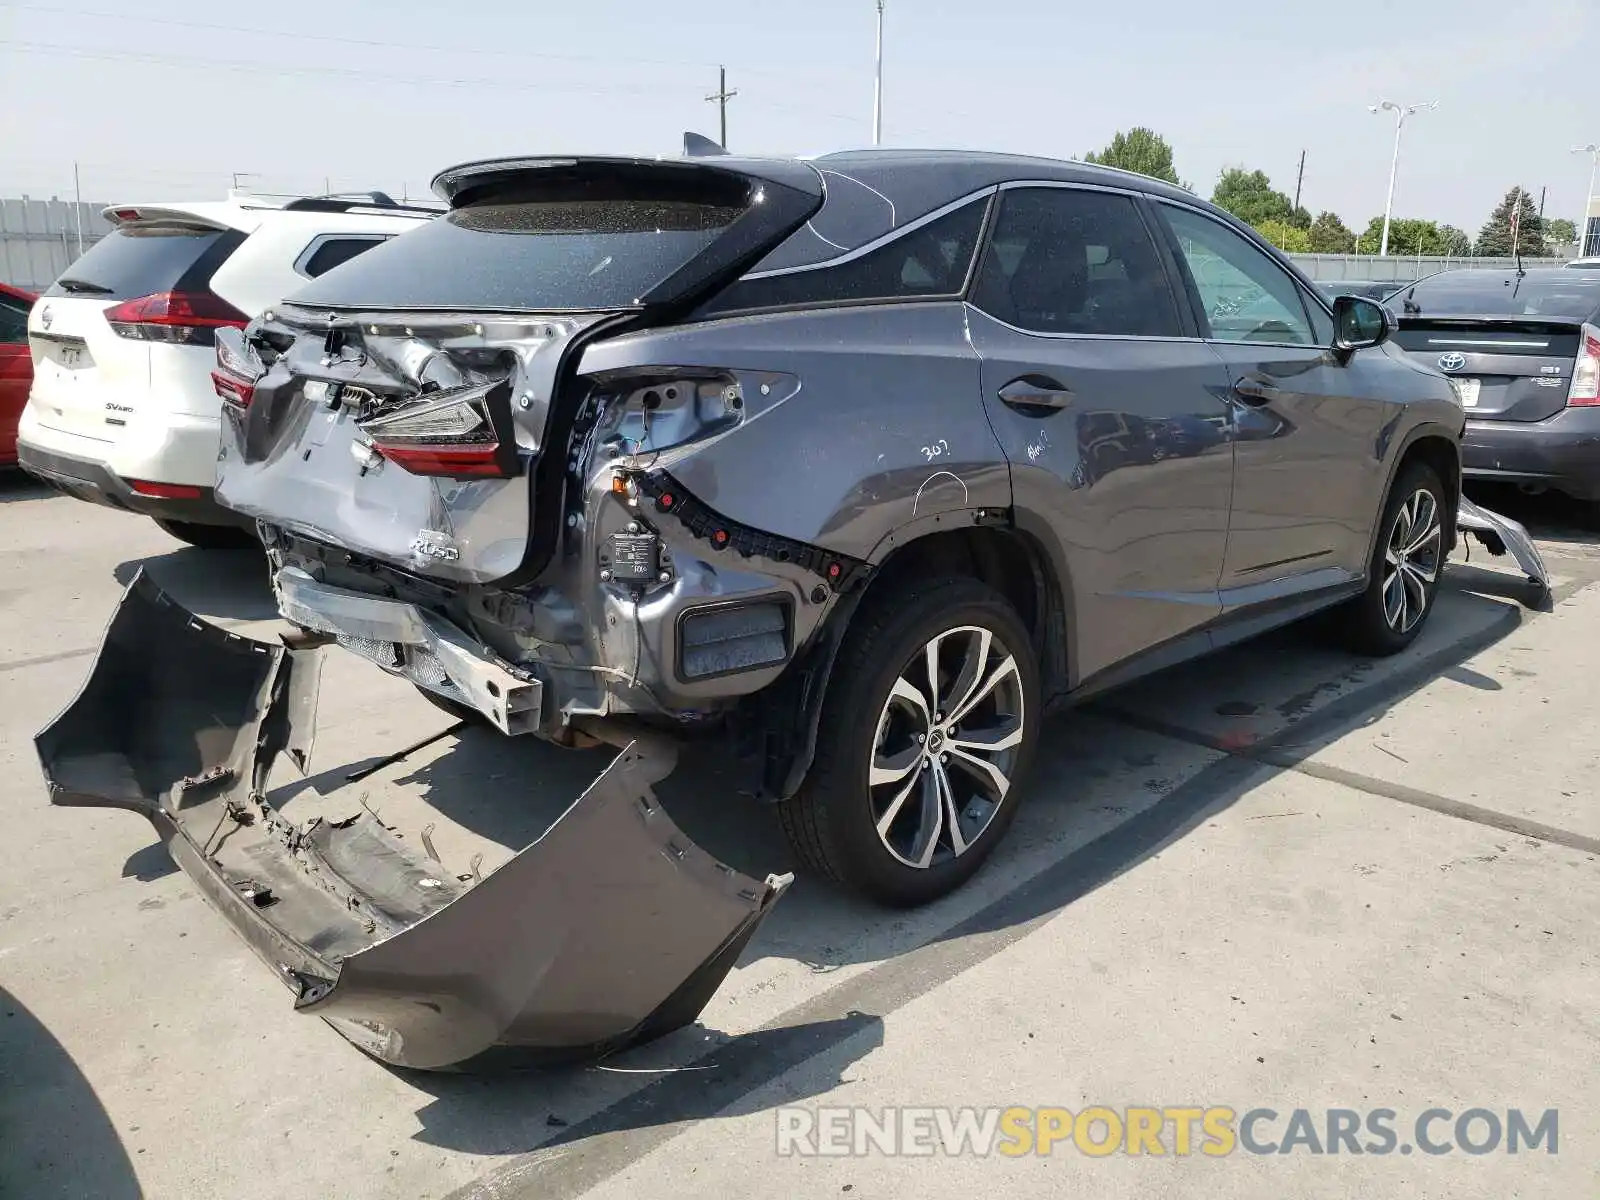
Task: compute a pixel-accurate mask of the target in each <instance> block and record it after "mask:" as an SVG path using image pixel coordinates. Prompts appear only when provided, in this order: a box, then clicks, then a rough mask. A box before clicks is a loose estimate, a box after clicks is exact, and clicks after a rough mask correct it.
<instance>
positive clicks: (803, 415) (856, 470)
mask: <svg viewBox="0 0 1600 1200" xmlns="http://www.w3.org/2000/svg"><path fill="white" fill-rule="evenodd" d="M641 366H680V367H712V368H721V369H724V370H727V371H729V372H731V373H733V374H734V375H735V376H736V377H740V378H741V379H743V380H746V381H747V382H746V385H745V386H744V388H743V390H744V403H745V410H744V412H745V416H744V420H743V421H742V422H741V423H740V425H739V426H737V427H736V428H734V429H732V430H730V431H729V432H727V433H725V434H723V435H721V436H719V437H716V438H713V439H710V440H707V441H705V442H699V443H691V444H689V445H686V446H683V447H680V448H677V449H674V450H670V451H667V452H665V453H663V454H662V456H661V457H660V459H659V463H658V465H660V466H661V467H663V468H665V469H667V470H669V471H670V472H671V473H672V474H673V475H674V476H675V477H676V478H677V479H678V480H679V482H681V483H682V484H683V486H684V487H686V488H687V489H688V490H689V491H690V492H691V493H693V494H694V495H695V496H696V497H698V498H699V499H700V500H701V501H702V502H704V503H705V504H708V505H710V506H711V507H712V508H714V509H717V510H718V511H719V512H721V513H722V514H723V515H725V516H727V517H729V518H730V519H732V520H735V521H739V522H741V523H743V524H746V525H750V526H753V527H755V528H757V529H761V530H764V531H766V532H769V533H777V534H782V535H784V536H786V537H791V538H795V539H797V540H799V541H803V542H809V543H811V544H813V545H817V546H822V547H824V548H826V549H829V550H833V551H836V552H838V553H840V554H848V555H851V556H853V557H856V558H863V559H868V560H873V561H877V560H881V559H882V558H883V557H884V556H886V555H887V554H888V553H889V551H890V550H892V549H893V547H894V545H895V544H896V543H897V541H898V540H899V539H900V538H902V537H904V536H907V535H908V534H909V533H912V532H914V533H925V532H931V531H932V530H934V529H936V528H939V527H940V526H941V525H948V526H950V527H958V526H960V525H962V524H970V522H971V516H970V513H971V512H972V511H974V510H977V509H981V508H984V507H985V506H987V507H990V508H1001V507H1005V506H1006V505H1008V504H1010V502H1011V485H1010V473H1009V470H1008V468H1007V466H1006V460H1005V455H1004V454H1003V453H1002V452H1001V449H1000V444H999V442H998V441H997V439H996V438H995V435H994V431H993V430H992V429H991V428H990V426H989V422H988V419H987V418H986V417H985V415H984V409H983V403H982V399H981V394H980V392H979V387H978V371H979V363H978V358H977V356H976V355H975V354H974V353H973V350H972V348H971V346H970V345H969V344H968V343H967V339H966V333H965V325H964V320H963V313H962V306H961V304H959V303H931V304H900V305H885V306H875V307H846V308H837V309H830V310H823V311H815V310H813V311H808V312H793V313H776V314H770V315H764V316H757V317H744V318H736V319H730V320H724V321H712V322H707V323H704V324H700V325H689V326H679V327H674V328H671V329H662V330H653V331H648V332H643V333H638V334H632V335H628V336H625V337H621V338H617V339H614V340H611V341H606V342H599V343H596V344H594V345H592V346H590V347H589V348H588V349H587V350H586V351H585V353H584V357H583V361H582V365H581V368H580V370H581V371H582V373H584V374H592V373H596V372H609V371H622V370H626V369H628V368H632V367H641ZM760 381H765V386H766V387H767V388H768V391H767V392H766V394H764V395H763V394H762V391H761V387H762V382H760Z"/></svg>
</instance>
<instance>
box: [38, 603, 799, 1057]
mask: <svg viewBox="0 0 1600 1200" xmlns="http://www.w3.org/2000/svg"><path fill="white" fill-rule="evenodd" d="M318 654H319V651H317V650H291V649H287V648H285V647H281V646H273V645H269V644H266V643H262V642H257V641H254V640H252V639H249V638H244V637H240V636H238V635H236V634H232V633H229V632H227V631H224V630H222V629H219V628H217V627H215V626H213V625H209V624H207V623H206V622H204V621H201V620H200V619H198V618H197V617H195V616H193V615H192V614H190V613H189V612H187V611H186V610H185V609H183V608H182V607H181V606H179V605H178V604H176V603H175V602H174V601H173V600H172V599H171V598H169V597H168V596H166V595H165V594H164V593H162V592H161V591H160V589H158V588H157V587H156V586H155V585H154V584H153V583H151V582H150V581H149V580H148V579H147V578H145V577H144V576H143V574H142V573H141V574H140V575H139V576H138V577H136V578H135V579H134V581H133V583H132V584H131V585H130V586H129V588H128V591H127V593H126V595H125V596H124V597H123V600H122V603H121V605H120V607H119V608H118V610H117V613H116V615H115V616H114V617H113V619H112V621H111V624H110V626H109V628H108V629H107V631H106V635H105V640H104V642H103V644H102V646H101V649H100V654H99V657H98V659H97V660H96V661H95V664H94V667H93V669H92V671H91V673H90V675H89V678H88V681H87V682H86V683H85V684H84V687H83V690H82V691H81V692H80V694H79V695H78V696H77V698H76V699H75V700H73V702H72V703H71V704H70V705H69V706H68V707H67V709H66V710H65V711H64V712H63V713H62V714H61V715H60V716H59V717H57V718H56V720H55V721H54V722H52V723H51V724H50V726H49V727H48V728H46V729H45V730H44V731H43V732H41V733H40V734H39V735H38V737H37V739H36V746H37V749H38V753H39V758H40V762H41V765H42V766H43V769H44V774H45V778H46V781H47V782H48V784H49V788H50V796H51V801H52V802H53V803H55V804H60V805H79V806H101V807H104V806H109V807H118V808H127V809H130V810H131V811H134V812H138V813H140V814H142V815H143V816H145V817H146V818H148V819H149V820H150V822H151V823H152V824H153V825H154V826H155V828H156V830H157V831H158V833H159V834H160V836H161V838H162V840H163V841H164V842H165V844H166V846H167V848H168V850H169V852H170V853H171V855H172V857H173V859H174V861H175V862H177V864H178V865H179V866H180V867H182V868H183V870H184V871H185V872H187V873H188V875H189V876H190V877H191V878H192V879H193V880H194V881H195V882H196V884H197V885H198V886H199V887H200V888H201V889H202V891H203V892H204V894H205V895H206V897H207V898H208V899H209V900H210V901H211V903H212V904H213V905H214V906H215V907H216V908H217V909H218V911H219V912H221V913H222V915H223V916H224V917H225V918H227V920H228V921H229V922H230V923H231V924H232V925H233V926H234V928H235V930H236V931H237V932H238V933H239V934H240V935H241V936H242V937H243V938H244V939H245V941H246V942H248V943H249V945H250V946H251V948H252V949H254V950H255V952H256V953H257V954H258V955H260V957H261V958H262V959H263V960H264V961H266V962H267V963H268V964H269V965H270V966H271V967H272V968H273V970H274V971H275V972H276V974H277V975H278V977H279V979H280V981H281V982H283V983H284V984H285V985H287V986H288V987H289V988H290V990H291V991H292V992H293V994H294V997H295V999H294V1004H295V1008H296V1009H298V1010H299V1011H301V1012H305V1013H310V1014H313V1015H316V1016H320V1017H323V1018H325V1019H326V1020H327V1021H328V1022H329V1023H330V1024H332V1025H333V1026H334V1027H335V1028H337V1029H338V1030H339V1032H341V1033H342V1034H344V1036H346V1037H347V1038H349V1039H350V1040H351V1041H352V1042H354V1043H355V1044H356V1045H358V1046H360V1047H361V1048H362V1049H364V1050H366V1051H367V1052H368V1053H370V1054H372V1055H374V1056H375V1057H377V1058H379V1059H382V1060H383V1061H385V1062H389V1063H393V1064H396V1065H399V1066H407V1067H416V1068H423V1069H444V1068H455V1069H459V1068H463V1067H478V1066H484V1065H489V1064H490V1063H491V1062H494V1061H497V1060H505V1059H515V1060H527V1059H533V1060H535V1061H549V1060H552V1059H570V1058H585V1057H590V1056H594V1055H598V1054H602V1053H605V1052H608V1051H611V1050H614V1049H618V1048H621V1047H624V1046H628V1045H632V1044H635V1043H638V1042H643V1041H648V1040H650V1039H651V1038H654V1037H658V1036H660V1035H662V1034H665V1033H667V1032H670V1031H671V1030H673V1029H676V1028H678V1027H680V1026H683V1025H686V1024H688V1023H690V1022H692V1021H693V1020H694V1019H695V1018H696V1017H697V1016H698V1015H699V1013H700V1011H701V1010H702V1008H704V1006H705V1004H706V1002H707V1001H708V1000H709V999H710V997H711V995H712V994H713V993H714V992H715V991H716V989H717V987H718V986H719V985H720V984H721V982H722V980H723V979H724V978H725V977H726V976H727V974H728V971H729V970H730V969H731V968H732V966H733V964H734V961H735V959H736V958H737V957H738V955H739V953H740V951H741V950H742V949H743V947H744V946H745V944H746V943H747V942H748V941H749V939H750V937H751V935H752V934H753V933H754V932H755V930H756V928H757V927H758V926H759V925H760V923H761V921H762V920H763V919H764V918H765V916H766V914H767V913H768V912H769V911H770V909H771V907H772V905H773V903H774V902H775V901H776V900H777V899H778V897H779V896H780V895H782V893H783V891H784V890H785V888H786V887H787V886H788V884H789V882H790V878H791V877H789V876H786V875H785V876H769V877H768V878H767V879H766V880H765V881H758V880H755V879H752V878H749V877H747V876H745V875H742V874H740V873H739V872H737V871H734V870H733V869H731V868H729V867H726V866H724V865H722V864H721V863H719V862H717V861H716V860H715V859H713V858H711V857H710V856H709V855H707V854H706V853H705V852H704V851H702V850H701V849H700V848H699V847H697V846H696V845H694V843H692V842H691V841H689V839H688V838H687V837H685V836H684V834H683V833H682V832H681V831H679V830H678V829H677V827H676V826H675V825H674V824H673V823H672V822H671V820H670V819H669V818H668V817H667V815H666V813H665V812H664V811H663V810H662V808H661V807H660V805H659V804H658V803H657V802H656V800H655V798H654V795H653V793H652V792H651V789H650V784H651V783H652V782H653V781H656V780H659V779H660V778H661V777H663V776H664V775H665V774H666V773H667V772H669V771H670V770H671V768H672V766H673V762H674V756H673V754H672V750H671V747H670V745H669V744H662V743H654V742H652V741H650V740H648V739H644V738H641V739H638V740H635V741H633V742H631V743H630V744H629V745H628V746H627V747H625V748H624V749H623V750H622V751H621V753H620V754H618V755H617V757H616V759H615V760H614V761H613V762H612V763H611V765H610V766H609V767H608V768H607V769H606V770H605V771H604V772H602V773H601V774H600V776H599V777H598V778H597V779H596V780H595V781H594V783H593V784H591V785H590V787H589V788H588V790H586V791H585V792H584V793H583V794H582V795H581V796H579V797H578V798H577V799H576V800H575V801H574V802H573V803H572V804H571V806H570V807H569V808H567V810H566V811H565V812H564V813H563V814H562V816H561V817H560V818H558V819H557V821H556V822H555V824H553V825H552V826H551V827H550V829H549V830H548V831H547V832H546V833H545V834H544V835H543V836H542V837H540V838H539V839H538V840H537V841H535V842H534V843H533V844H532V845H530V846H528V847H527V848H526V849H524V850H523V851H522V852H521V853H519V854H517V855H516V856H515V857H513V858H512V859H511V860H510V861H508V862H507V863H505V865H503V866H502V867H500V868H499V869H498V870H495V871H493V872H492V873H490V874H488V875H485V876H484V877H483V878H482V879H481V880H479V879H476V878H475V877H474V876H473V875H470V874H469V875H466V876H464V877H462V876H456V875H452V874H450V873H449V872H448V871H446V870H444V868H443V867H442V866H441V865H440V864H439V863H438V862H436V861H434V860H433V859H432V858H431V857H427V856H425V855H424V854H422V853H420V852H419V851H418V849H416V848H415V846H414V844H413V842H412V841H409V840H405V839H402V838H400V837H399V836H397V835H396V833H395V832H394V831H393V830H391V829H389V828H388V827H387V826H385V825H383V824H382V823H381V822H380V821H379V820H378V819H377V818H376V817H375V816H374V815H372V814H371V813H370V812H365V813H363V814H361V815H359V816H356V817H352V818H347V819H344V820H338V821H330V820H328V819H325V818H323V817H312V818H311V819H309V820H307V821H305V822H303V823H299V824H295V823H291V822H290V821H288V820H287V819H285V818H284V817H283V816H282V815H281V814H280V813H279V812H278V810H277V809H276V808H275V807H274V806H273V805H271V804H269V803H268V802H267V799H266V790H267V779H268V774H269V771H270V769H271V766H272V763H273V761H274V760H275V759H276V758H277V757H278V756H279V755H280V754H287V755H288V756H289V758H290V759H291V760H293V761H294V762H295V763H296V765H298V766H299V768H300V769H301V771H302V772H304V771H305V770H306V768H307V765H308V762H309V754H310V749H311V734H312V730H313V727H314V725H315V718H316V694H317V683H318V670H319V667H320V659H319V657H318ZM508 802H514V799H512V798H509V797H508Z"/></svg>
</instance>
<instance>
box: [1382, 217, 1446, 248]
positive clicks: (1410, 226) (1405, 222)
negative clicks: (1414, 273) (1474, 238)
mask: <svg viewBox="0 0 1600 1200" xmlns="http://www.w3.org/2000/svg"><path fill="white" fill-rule="evenodd" d="M1447 228H1449V227H1448V226H1445V227H1444V228H1440V226H1439V225H1437V224H1435V223H1434V222H1433V221H1420V220H1417V219H1415V218H1411V217H1397V218H1395V219H1393V220H1391V221H1390V222H1389V253H1390V254H1393V255H1396V256H1404V255H1408V254H1410V255H1417V254H1431V255H1443V254H1460V253H1461V250H1460V249H1459V247H1458V248H1456V249H1454V250H1452V249H1451V248H1450V246H1451V242H1450V238H1449V236H1448V235H1447V234H1446V233H1445V229H1447ZM1456 232H1460V231H1459V230H1457V231H1456ZM1382 245H1383V218H1382V217H1373V218H1372V220H1371V221H1369V222H1368V223H1367V228H1366V232H1365V233H1363V234H1362V235H1361V250H1362V253H1364V254H1376V253H1378V251H1379V249H1380V248H1381V247H1382Z"/></svg>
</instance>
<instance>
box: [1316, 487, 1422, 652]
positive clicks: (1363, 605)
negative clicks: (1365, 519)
mask: <svg viewBox="0 0 1600 1200" xmlns="http://www.w3.org/2000/svg"><path fill="white" fill-rule="evenodd" d="M1446 512H1447V509H1446V506H1445V492H1444V485H1443V484H1442V483H1440V482H1439V476H1438V475H1437V474H1436V473H1435V472H1434V470H1433V468H1432V467H1430V466H1428V465H1427V464H1426V463H1423V462H1412V463H1408V464H1407V465H1406V466H1405V467H1403V468H1402V469H1401V471H1400V474H1399V475H1398V476H1396V478H1395V482H1394V486H1393V487H1392V488H1391V489H1390V491H1389V497H1388V500H1387V501H1386V502H1385V504H1384V506H1383V521H1382V524H1381V525H1380V526H1379V534H1378V544H1377V546H1376V547H1375V548H1374V550H1373V554H1372V562H1371V563H1370V564H1369V566H1368V575H1369V578H1368V581H1367V590H1366V591H1364V592H1362V593H1361V595H1359V596H1357V597H1356V598H1355V599H1354V600H1351V601H1349V602H1347V603H1346V604H1344V605H1342V606H1341V607H1340V608H1338V609H1336V610H1334V626H1335V630H1336V632H1337V633H1338V635H1339V636H1340V639H1341V640H1342V641H1343V642H1344V643H1345V644H1346V645H1347V646H1348V647H1349V648H1350V649H1351V650H1353V651H1354V652H1355V653H1357V654H1366V655H1371V656H1374V657H1385V656H1387V655H1391V654H1398V653H1399V652H1400V651H1402V650H1404V649H1405V648H1406V647H1407V646H1409V645H1411V643H1412V642H1414V641H1416V640H1417V637H1418V635H1419V634H1421V632H1422V629H1423V627H1424V626H1425V625H1426V624H1427V623H1428V618H1429V617H1430V616H1432V615H1433V607H1434V604H1433V602H1434V597H1435V595H1436V594H1437V592H1438V590H1439V578H1440V576H1441V575H1443V574H1444V560H1445V551H1444V542H1445V531H1444V518H1445V514H1446Z"/></svg>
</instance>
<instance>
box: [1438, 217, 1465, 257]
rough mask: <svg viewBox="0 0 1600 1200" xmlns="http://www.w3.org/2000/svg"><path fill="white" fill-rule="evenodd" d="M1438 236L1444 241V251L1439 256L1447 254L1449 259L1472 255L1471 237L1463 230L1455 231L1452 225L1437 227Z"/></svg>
mask: <svg viewBox="0 0 1600 1200" xmlns="http://www.w3.org/2000/svg"><path fill="white" fill-rule="evenodd" d="M1439 236H1440V237H1441V238H1443V239H1444V249H1443V250H1441V251H1440V253H1441V254H1448V255H1449V256H1450V257H1451V258H1467V257H1469V256H1470V255H1471V254H1472V235H1471V234H1470V233H1468V232H1467V231H1466V230H1465V229H1457V228H1456V227H1455V226H1454V225H1441V226H1439Z"/></svg>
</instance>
